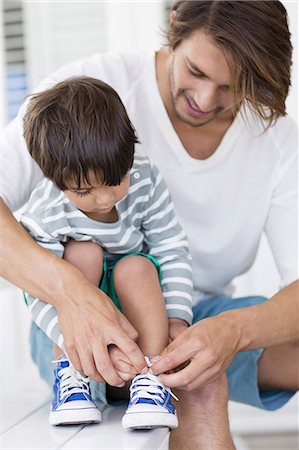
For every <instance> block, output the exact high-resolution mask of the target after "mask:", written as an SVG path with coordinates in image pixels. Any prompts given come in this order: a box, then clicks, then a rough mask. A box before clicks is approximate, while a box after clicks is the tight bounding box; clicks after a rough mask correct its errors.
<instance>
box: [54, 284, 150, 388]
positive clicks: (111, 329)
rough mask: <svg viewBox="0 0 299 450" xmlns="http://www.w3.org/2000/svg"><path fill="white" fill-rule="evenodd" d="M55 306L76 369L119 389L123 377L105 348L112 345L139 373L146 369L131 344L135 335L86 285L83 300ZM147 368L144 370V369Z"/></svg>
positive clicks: (105, 300) (110, 305)
mask: <svg viewBox="0 0 299 450" xmlns="http://www.w3.org/2000/svg"><path fill="white" fill-rule="evenodd" d="M76 298H77V301H76V304H74V303H73V302H65V303H63V302H61V303H60V304H59V305H57V306H56V308H57V313H58V321H59V325H60V329H61V332H62V335H63V337H64V345H65V349H66V352H67V354H68V356H69V358H70V360H71V362H72V364H73V365H74V367H75V369H77V370H79V371H80V372H82V373H84V374H85V375H87V376H89V377H91V378H92V379H94V380H96V381H103V380H104V381H106V382H107V383H109V384H110V385H112V386H120V385H122V384H123V381H124V380H126V378H122V377H121V376H120V375H119V374H118V373H117V370H116V369H115V367H114V366H113V363H112V362H111V359H110V356H109V352H108V346H109V345H111V344H114V345H115V346H116V347H118V348H119V350H120V351H121V352H122V353H123V354H125V355H126V356H127V360H128V362H129V364H131V365H132V366H133V367H134V368H135V371H136V372H138V373H140V372H142V371H143V369H145V368H146V364H145V361H144V357H143V354H142V352H141V350H140V349H139V347H138V345H137V344H136V343H135V342H134V340H136V339H137V332H136V330H135V329H134V328H133V327H132V325H131V324H130V323H129V322H128V321H127V319H126V318H125V317H124V316H123V315H122V314H121V312H120V311H118V310H117V308H116V307H115V306H114V304H113V303H112V301H111V300H110V298H109V297H108V296H107V295H106V294H104V293H103V292H102V291H100V290H99V289H98V288H97V287H95V286H92V285H91V284H89V283H86V285H85V288H84V299H83V301H80V302H79V301H78V299H81V300H82V297H80V294H78V296H77V297H76ZM146 369H147V368H146Z"/></svg>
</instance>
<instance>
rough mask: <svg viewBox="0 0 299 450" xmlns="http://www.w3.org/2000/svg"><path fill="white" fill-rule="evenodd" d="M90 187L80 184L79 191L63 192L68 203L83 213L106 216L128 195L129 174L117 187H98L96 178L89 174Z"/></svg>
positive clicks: (69, 190)
mask: <svg viewBox="0 0 299 450" xmlns="http://www.w3.org/2000/svg"><path fill="white" fill-rule="evenodd" d="M90 181H91V185H87V184H84V183H82V184H81V185H80V189H76V188H74V189H71V188H70V189H68V190H65V191H64V194H65V196H66V197H67V198H68V199H69V200H70V202H71V203H72V204H73V205H75V206H76V208H78V209H80V210H81V211H83V212H84V213H87V215H88V213H91V214H100V215H103V216H105V215H106V214H107V215H108V214H109V213H110V212H111V211H112V210H113V208H114V206H115V204H116V203H117V202H119V201H120V200H122V199H123V198H124V197H125V196H126V195H127V193H128V189H129V184H130V174H129V172H128V173H127V175H126V176H125V177H124V178H123V180H122V182H121V183H120V185H118V186H105V185H99V182H98V181H97V180H96V177H95V176H94V175H93V174H90Z"/></svg>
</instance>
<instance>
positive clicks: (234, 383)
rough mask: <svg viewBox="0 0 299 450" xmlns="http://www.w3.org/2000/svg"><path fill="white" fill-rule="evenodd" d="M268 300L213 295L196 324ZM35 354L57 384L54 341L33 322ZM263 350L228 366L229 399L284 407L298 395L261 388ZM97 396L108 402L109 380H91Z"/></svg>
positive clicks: (196, 312)
mask: <svg viewBox="0 0 299 450" xmlns="http://www.w3.org/2000/svg"><path fill="white" fill-rule="evenodd" d="M264 301H266V299H265V298H263V297H243V298H236V299H232V298H230V297H226V296H224V295H221V296H217V297H213V298H210V299H207V300H204V301H203V302H200V303H198V304H197V305H196V306H195V307H194V308H193V313H194V321H193V322H194V323H195V322H198V321H200V320H202V319H204V318H206V317H212V316H216V315H218V314H220V313H221V312H223V311H228V310H231V309H237V308H244V307H247V306H251V305H256V304H260V303H263V302H264ZM30 341H31V355H32V358H33V361H34V362H35V364H36V365H37V366H38V369H39V372H40V375H41V377H42V378H43V379H44V380H45V381H46V382H47V383H48V384H49V385H50V386H52V385H53V381H54V379H53V374H54V366H53V363H52V360H53V343H52V341H51V340H50V339H49V338H48V337H47V336H46V335H45V334H44V332H43V331H42V330H41V329H40V328H38V327H37V325H35V323H34V322H33V323H32V327H31V332H30ZM262 352H263V349H257V350H249V351H245V352H240V353H238V354H237V355H236V356H235V358H234V359H233V361H232V363H231V364H230V366H229V367H228V368H227V378H228V388H229V399H230V400H234V401H236V402H240V403H247V404H249V405H253V406H256V407H258V408H262V409H267V410H275V409H278V408H280V407H281V406H283V405H284V404H285V403H286V402H287V401H288V400H289V399H290V398H291V397H292V396H293V395H294V394H295V392H293V391H287V390H281V389H275V390H265V391H261V390H260V389H259V387H258V373H257V369H258V367H257V365H258V360H259V358H260V356H261V354H262ZM90 387H91V395H92V398H93V399H97V400H101V401H103V402H105V403H106V395H105V383H97V382H95V381H92V382H91V386H90Z"/></svg>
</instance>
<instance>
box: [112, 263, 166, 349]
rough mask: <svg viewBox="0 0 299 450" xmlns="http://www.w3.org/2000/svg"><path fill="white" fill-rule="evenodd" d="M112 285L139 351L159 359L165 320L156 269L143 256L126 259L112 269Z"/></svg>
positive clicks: (163, 342) (163, 340)
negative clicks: (134, 330) (136, 336)
mask: <svg viewBox="0 0 299 450" xmlns="http://www.w3.org/2000/svg"><path fill="white" fill-rule="evenodd" d="M114 285H115V291H116V294H117V296H118V298H119V300H120V303H121V307H122V310H123V313H124V315H125V316H126V318H127V319H128V320H129V322H130V323H131V324H132V325H133V327H134V328H135V329H136V330H137V332H138V341H137V342H138V345H139V347H140V349H141V350H142V352H143V353H144V355H148V356H155V355H159V354H160V352H161V351H162V350H163V349H164V348H165V347H166V346H167V344H168V319H167V314H166V308H165V302H164V298H163V294H162V291H161V287H160V283H159V277H158V273H157V269H156V267H155V266H154V264H153V263H152V262H151V261H150V260H149V259H147V258H145V257H144V256H128V257H127V258H125V259H123V260H121V261H120V262H119V263H118V264H117V265H116V266H115V269H114Z"/></svg>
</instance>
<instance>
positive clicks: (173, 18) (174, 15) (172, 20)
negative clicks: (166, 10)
mask: <svg viewBox="0 0 299 450" xmlns="http://www.w3.org/2000/svg"><path fill="white" fill-rule="evenodd" d="M175 19H176V11H171V13H170V15H169V23H170V25H171V24H172V23H173V22H174V21H175Z"/></svg>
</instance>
